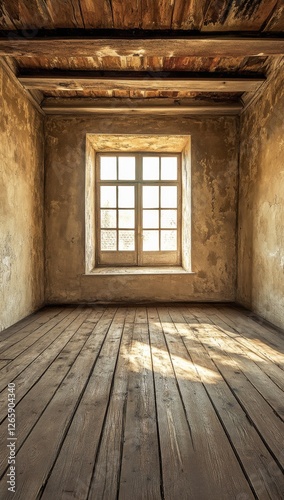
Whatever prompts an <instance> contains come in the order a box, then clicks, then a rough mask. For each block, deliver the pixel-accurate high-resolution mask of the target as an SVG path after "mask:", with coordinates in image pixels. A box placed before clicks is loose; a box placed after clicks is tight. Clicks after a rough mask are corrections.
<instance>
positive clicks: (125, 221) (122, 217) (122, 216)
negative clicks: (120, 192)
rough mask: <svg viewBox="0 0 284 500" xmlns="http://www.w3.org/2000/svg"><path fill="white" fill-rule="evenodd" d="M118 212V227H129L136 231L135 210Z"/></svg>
mask: <svg viewBox="0 0 284 500" xmlns="http://www.w3.org/2000/svg"><path fill="white" fill-rule="evenodd" d="M118 212H119V213H118V227H129V228H131V229H134V227H135V221H134V210H119V211H118Z"/></svg>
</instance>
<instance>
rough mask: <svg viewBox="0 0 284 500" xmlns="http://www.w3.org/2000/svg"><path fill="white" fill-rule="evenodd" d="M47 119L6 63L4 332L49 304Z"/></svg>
mask: <svg viewBox="0 0 284 500" xmlns="http://www.w3.org/2000/svg"><path fill="white" fill-rule="evenodd" d="M43 284H44V242H43V119H42V116H41V115H40V114H39V113H38V111H36V110H35V108H34V107H33V105H32V104H31V102H30V101H29V100H28V99H27V97H26V95H25V93H24V91H23V89H22V88H21V87H20V85H19V84H18V83H17V82H16V81H15V80H14V79H13V78H12V77H11V76H10V75H9V74H8V72H7V70H6V68H5V67H4V66H3V65H2V63H1V62H0V330H3V329H4V328H7V327H8V326H10V325H12V324H13V323H15V322H17V321H18V320H20V319H21V318H23V317H24V316H26V315H28V314H29V313H31V312H33V311H34V310H36V309H38V308H39V307H40V306H41V305H42V304H43V301H44V286H43Z"/></svg>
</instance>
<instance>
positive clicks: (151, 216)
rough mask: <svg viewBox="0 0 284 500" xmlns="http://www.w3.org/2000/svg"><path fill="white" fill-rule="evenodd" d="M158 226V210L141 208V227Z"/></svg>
mask: <svg viewBox="0 0 284 500" xmlns="http://www.w3.org/2000/svg"><path fill="white" fill-rule="evenodd" d="M156 227H159V210H143V228H156Z"/></svg>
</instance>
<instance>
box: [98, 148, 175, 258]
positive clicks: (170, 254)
mask: <svg viewBox="0 0 284 500" xmlns="http://www.w3.org/2000/svg"><path fill="white" fill-rule="evenodd" d="M102 156H115V157H118V156H119V157H121V156H135V158H136V167H137V168H136V172H137V173H136V179H135V180H129V181H125V180H123V181H119V180H117V181H112V180H109V181H106V180H101V179H100V158H101V157H102ZM146 156H157V157H159V158H161V157H169V156H173V157H176V158H177V165H178V168H177V180H165V181H162V180H151V181H149V180H143V179H142V158H143V157H146ZM160 164H161V161H160ZM102 185H110V186H118V185H126V186H127V185H132V186H133V185H134V186H135V200H136V201H135V213H136V221H135V250H134V251H119V250H117V251H101V249H100V246H101V245H100V233H101V227H100V186H102ZM143 185H144V186H145V185H147V186H148V185H149V186H151V185H155V186H164V185H165V186H177V193H178V203H177V250H176V251H165V250H164V251H162V250H159V251H143V249H142V194H141V193H142V186H143ZM181 193H182V188H181V154H180V153H177V152H173V153H162V152H155V153H154V152H131V153H130V152H123V151H119V152H107V153H97V154H96V166H95V207H94V208H95V228H96V230H95V232H96V234H95V241H96V254H95V266H96V267H111V266H127V267H141V266H142V267H143V266H147V267H148V266H149V267H152V266H179V265H181V242H182V222H181V210H182V194H181ZM159 214H161V206H159ZM159 216H160V215H159ZM115 229H116V231H118V228H115ZM160 231H161V228H160V229H159V235H160V234H161V233H160Z"/></svg>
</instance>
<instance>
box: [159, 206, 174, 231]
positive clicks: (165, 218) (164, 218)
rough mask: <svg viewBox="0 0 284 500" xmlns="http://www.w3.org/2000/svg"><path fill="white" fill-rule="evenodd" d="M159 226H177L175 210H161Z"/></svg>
mask: <svg viewBox="0 0 284 500" xmlns="http://www.w3.org/2000/svg"><path fill="white" fill-rule="evenodd" d="M161 227H164V228H169V229H170V228H172V227H177V211H176V210H161Z"/></svg>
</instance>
